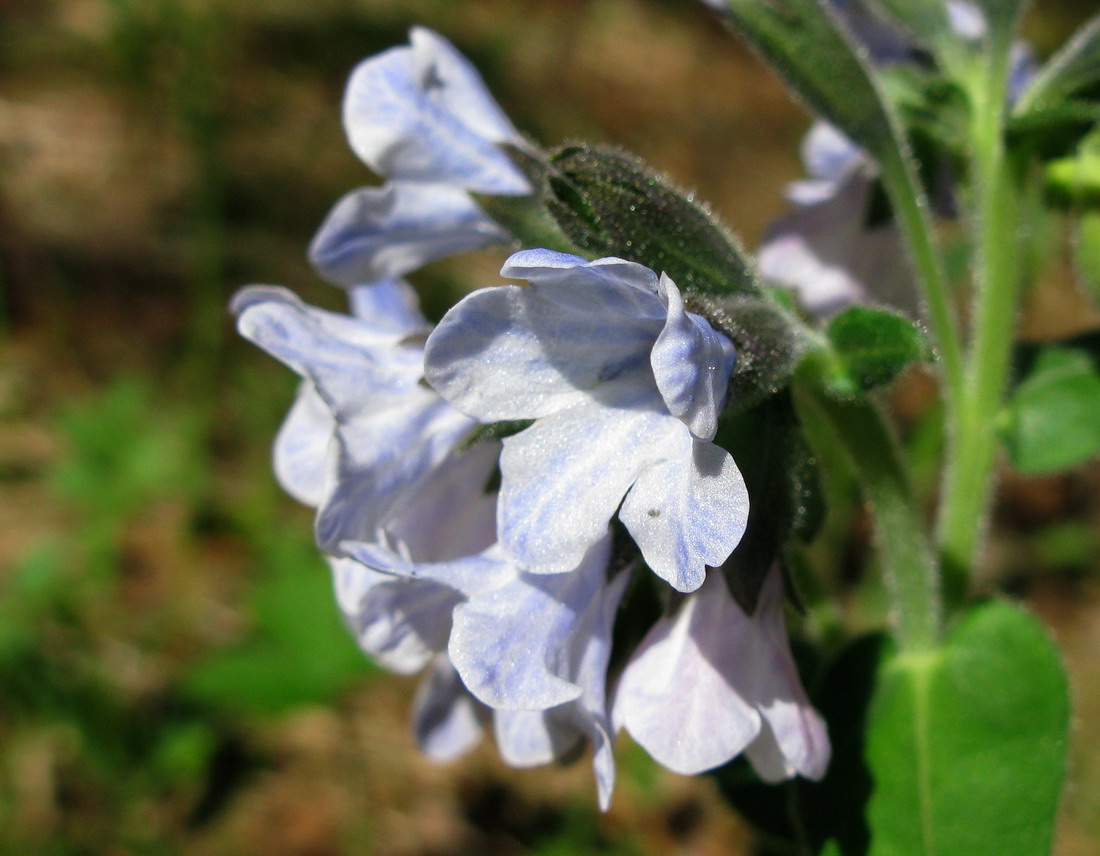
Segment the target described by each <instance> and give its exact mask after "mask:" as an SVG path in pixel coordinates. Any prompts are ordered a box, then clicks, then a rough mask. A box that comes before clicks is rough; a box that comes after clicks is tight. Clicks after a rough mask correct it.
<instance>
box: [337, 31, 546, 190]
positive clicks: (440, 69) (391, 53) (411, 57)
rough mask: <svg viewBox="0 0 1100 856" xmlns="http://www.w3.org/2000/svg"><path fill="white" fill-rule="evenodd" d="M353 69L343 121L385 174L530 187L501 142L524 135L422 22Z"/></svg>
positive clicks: (354, 142) (358, 148)
mask: <svg viewBox="0 0 1100 856" xmlns="http://www.w3.org/2000/svg"><path fill="white" fill-rule="evenodd" d="M411 42H412V44H411V45H410V46H409V47H398V48H391V49H390V50H388V51H384V52H383V53H380V54H378V55H377V56H373V57H371V58H369V59H367V60H365V61H363V62H362V63H360V64H359V65H358V66H357V67H356V69H355V70H354V71H353V72H352V76H351V80H350V81H349V82H348V88H347V92H346V94H345V97H344V128H345V130H346V131H347V134H348V141H349V142H350V144H351V147H352V150H353V151H354V152H355V153H356V154H357V155H358V156H359V157H360V158H362V159H363V161H364V162H365V163H366V164H367V165H368V166H370V167H371V169H373V170H375V171H376V172H378V173H379V174H381V175H384V176H387V177H391V178H400V179H408V180H411V181H425V182H446V183H448V184H453V185H456V186H459V187H465V188H468V189H471V190H477V191H480V192H482V193H498V194H524V193H529V192H530V186H529V184H528V183H527V180H526V179H525V178H524V177H523V176H522V174H521V173H520V172H519V170H518V169H517V168H516V167H515V166H514V165H513V164H512V162H511V160H510V159H509V158H508V156H507V155H506V154H505V153H504V152H503V151H502V150H501V149H499V148H498V147H497V146H496V143H501V142H511V143H517V144H519V143H521V142H522V139H521V138H520V136H519V134H518V133H517V132H516V130H515V129H514V128H513V127H512V125H511V123H510V122H509V121H508V120H507V118H506V117H505V116H504V114H503V113H502V112H501V111H500V108H499V107H497V105H496V103H495V102H494V101H493V99H492V97H491V96H490V95H489V93H488V92H487V91H486V89H485V85H484V84H483V83H482V81H481V78H480V77H479V76H478V73H477V71H476V70H475V69H474V67H473V66H472V65H471V64H470V63H469V62H468V61H467V60H466V59H465V58H464V57H463V56H462V55H461V54H460V53H458V51H456V50H455V49H454V47H453V46H452V45H451V44H450V43H449V42H448V41H447V40H446V39H444V38H442V37H441V36H439V35H437V34H436V33H433V32H431V31H430V30H425V29H422V28H419V27H418V28H414V29H413V30H412V32H411Z"/></svg>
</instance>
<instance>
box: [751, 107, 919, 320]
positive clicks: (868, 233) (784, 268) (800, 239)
mask: <svg viewBox="0 0 1100 856" xmlns="http://www.w3.org/2000/svg"><path fill="white" fill-rule="evenodd" d="M802 159H803V161H804V163H805V164H806V169H807V172H809V174H810V178H809V179H803V180H801V181H796V182H792V183H791V184H790V185H788V187H787V198H788V199H789V200H790V201H791V202H792V203H794V205H795V208H794V210H793V211H792V212H791V213H790V214H787V215H785V216H784V217H781V218H780V219H778V220H776V221H775V222H774V223H773V224H772V225H771V227H770V228H769V229H768V232H767V234H766V235H765V237H764V242H763V243H762V244H761V246H760V250H759V253H758V256H757V263H758V267H759V270H760V274H761V276H763V277H764V279H766V280H768V281H769V282H773V283H775V284H777V285H783V286H788V287H791V288H793V289H795V291H796V292H797V294H798V297H799V300H800V301H801V302H802V304H803V306H805V307H806V309H807V310H808V311H809V312H811V313H812V314H814V315H817V316H819V317H827V316H829V315H832V314H835V313H836V312H838V311H840V310H841V309H844V308H845V307H847V306H849V305H851V304H853V303H867V302H882V303H888V304H890V305H892V306H896V307H899V308H903V309H906V310H908V311H909V312H910V313H914V314H915V312H916V305H917V294H916V287H915V286H914V284H913V279H912V275H911V273H910V271H909V267H908V264H907V262H906V258H905V248H904V246H903V244H902V240H901V235H900V234H899V232H898V230H897V228H896V226H895V225H894V223H893V221H891V220H889V219H887V220H886V221H885V222H882V223H877V224H876V223H873V222H871V216H870V214H871V203H872V198H873V194H874V192H875V181H876V179H877V176H878V170H877V168H876V167H875V165H874V164H873V163H872V162H871V160H870V159H869V158H868V157H867V156H866V154H864V153H863V151H862V150H861V149H860V148H859V147H857V146H856V145H855V144H854V143H853V142H852V141H851V140H849V139H848V138H847V137H846V136H844V135H843V134H841V133H840V131H838V130H837V129H836V128H835V127H833V126H832V125H830V124H828V123H827V122H816V123H814V126H813V127H812V128H811V129H810V132H809V134H808V135H807V136H806V139H805V140H804V141H803V145H802Z"/></svg>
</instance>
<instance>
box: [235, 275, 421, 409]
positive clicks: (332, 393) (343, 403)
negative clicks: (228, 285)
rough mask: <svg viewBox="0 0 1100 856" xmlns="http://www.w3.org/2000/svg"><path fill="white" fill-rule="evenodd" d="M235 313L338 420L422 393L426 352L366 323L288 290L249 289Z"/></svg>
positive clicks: (240, 297)
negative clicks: (420, 383) (305, 380)
mask: <svg viewBox="0 0 1100 856" xmlns="http://www.w3.org/2000/svg"><path fill="white" fill-rule="evenodd" d="M232 309H233V311H234V312H236V313H237V315H238V318H237V326H238V328H239V329H240V331H241V334H242V335H243V336H245V338H247V339H250V340H252V341H253V342H255V343H256V344H257V345H259V346H260V347H261V348H263V349H264V350H265V351H267V352H268V353H269V354H271V355H272V356H273V357H275V358H276V359H278V360H280V361H282V362H283V363H285V364H286V365H288V366H290V368H292V369H294V370H295V371H296V372H298V374H300V375H302V376H303V377H305V378H308V379H309V380H311V381H312V382H313V384H314V386H315V387H316V389H317V392H318V393H319V394H320V396H321V397H322V398H323V399H324V400H325V402H326V403H327V404H328V405H329V407H330V408H331V409H332V410H333V414H334V415H335V416H336V418H337V419H338V420H339V419H341V418H346V417H347V416H349V415H350V414H353V413H356V412H358V411H360V410H362V409H364V408H369V409H374V408H377V407H379V406H381V405H382V404H384V403H386V402H389V401H395V400H402V399H404V398H406V397H407V396H408V395H409V393H410V391H415V390H416V389H417V384H418V381H419V379H420V376H421V369H422V366H423V355H422V353H421V351H420V349H419V348H416V347H404V346H401V345H400V337H397V336H395V335H394V334H393V333H391V332H388V331H382V330H378V329H376V328H374V327H373V326H372V325H371V324H369V323H368V322H366V321H364V320H362V319H359V318H354V317H352V316H350V315H341V314H338V313H335V312H327V311H325V310H323V309H318V308H316V307H313V306H307V305H306V304H305V303H303V302H302V301H301V300H299V299H298V297H297V296H295V295H294V294H293V293H291V292H290V291H287V290H286V289H285V288H272V287H251V288H246V289H244V290H242V291H240V292H238V293H237V295H236V296H235V297H234V299H233V305H232ZM425 393H426V391H425Z"/></svg>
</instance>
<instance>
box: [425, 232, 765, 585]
mask: <svg viewBox="0 0 1100 856" xmlns="http://www.w3.org/2000/svg"><path fill="white" fill-rule="evenodd" d="M502 274H503V275H504V276H507V277H515V278H519V279H526V280H528V283H529V284H528V285H527V286H524V287H520V286H514V285H506V286H499V287H496V288H488V289H483V290H481V291H478V292H475V293H474V294H471V295H469V296H467V297H466V298H465V299H464V300H462V301H461V302H460V303H458V304H457V305H456V306H455V307H454V308H453V309H451V311H450V312H448V313H447V315H446V316H445V317H444V319H443V320H442V321H441V322H440V324H439V326H438V327H437V328H436V329H435V331H434V332H433V333H432V334H431V336H430V337H429V339H428V344H427V349H426V362H425V366H426V368H425V373H426V376H427V378H428V381H429V383H431V384H432V386H433V387H435V388H436V389H437V390H439V391H440V393H441V394H442V395H444V396H445V397H446V398H447V399H448V400H450V401H451V402H452V403H453V404H454V405H455V406H456V407H457V408H458V409H460V410H462V411H463V412H465V413H468V414H470V415H471V416H474V417H476V418H477V419H479V420H481V421H483V422H495V421H501V420H522V419H533V420H535V422H534V424H533V425H532V426H530V427H528V428H527V429H525V430H523V431H521V432H520V433H518V434H515V435H514V436H512V437H509V438H507V439H506V440H505V441H504V451H503V453H502V454H501V460H500V468H501V474H502V487H501V494H500V500H499V505H498V514H497V530H498V538H499V539H500V541H501V543H502V544H503V546H504V548H505V549H506V551H507V552H508V555H509V556H510V558H512V559H513V560H514V561H515V562H516V563H517V564H518V565H520V566H521V567H523V568H524V569H525V570H527V571H529V572H532V573H558V572H565V571H571V570H573V569H574V568H576V567H577V566H578V565H579V564H580V562H581V561H582V559H583V557H584V555H585V554H586V553H587V552H588V551H589V549H591V548H592V547H593V545H595V544H596V543H597V542H598V541H599V540H600V539H601V538H603V537H604V536H605V533H606V532H607V527H608V523H609V521H610V520H611V517H612V516H613V515H615V514H616V513H618V516H619V519H620V520H621V521H622V522H623V524H624V525H625V526H626V528H627V529H628V530H629V532H630V533H631V535H632V536H633V537H634V540H635V541H636V542H637V544H638V547H639V548H640V550H641V553H642V556H643V557H644V558H645V560H646V562H647V563H648V564H649V566H650V567H651V568H652V569H653V570H654V571H655V572H656V573H657V574H658V575H659V576H660V577H662V578H663V579H665V580H667V581H668V582H669V583H670V584H671V585H672V586H673V587H674V588H676V589H678V590H680V591H691V590H693V589H695V588H697V587H698V586H699V585H700V584H701V583H702V581H703V576H704V574H705V569H706V566H707V565H712V566H713V565H720V564H721V563H722V562H724V561H725V559H726V558H727V557H728V556H729V554H730V553H731V552H732V550H733V548H734V547H735V546H737V542H738V541H739V540H740V538H741V535H742V533H743V532H744V529H745V523H746V519H747V515H748V497H747V494H746V491H745V485H744V481H743V479H742V477H741V473H740V471H739V470H738V469H737V466H736V464H735V463H734V462H733V459H732V458H731V457H730V455H729V454H728V453H727V452H726V451H724V450H723V449H721V448H719V447H718V446H715V445H714V444H713V443H712V442H710V441H711V439H712V438H713V436H714V432H715V430H716V427H717V419H718V413H719V412H720V410H721V408H722V406H723V404H724V402H725V395H726V388H727V384H728V380H729V377H730V373H731V371H732V368H733V362H734V351H733V347H732V345H731V344H730V342H729V340H728V339H726V337H725V336H723V335H722V334H721V333H718V332H717V331H715V330H714V329H713V328H712V327H711V326H710V324H709V323H708V322H707V321H706V320H705V319H704V318H702V317H700V316H698V315H695V314H694V313H690V312H687V311H685V309H684V306H683V300H682V298H681V296H680V292H679V289H677V287H676V285H675V284H674V283H673V282H672V281H671V280H670V279H669V278H668V277H667V276H661V277H658V276H657V275H656V274H655V273H654V272H653V271H651V270H650V269H649V268H647V267H644V266H643V265H640V264H635V263H633V262H626V261H623V260H621V259H614V258H609V259H600V260H598V261H594V262H587V261H585V260H584V259H582V258H579V257H577V256H571V255H567V254H564V253H557V252H552V251H549V250H529V251H524V252H520V253H517V254H515V255H514V256H512V257H511V258H510V259H509V260H508V262H507V263H506V264H505V266H504V268H503V270H502Z"/></svg>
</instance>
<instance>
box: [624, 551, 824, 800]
mask: <svg viewBox="0 0 1100 856" xmlns="http://www.w3.org/2000/svg"><path fill="white" fill-rule="evenodd" d="M614 719H615V722H616V724H617V725H618V726H619V727H622V728H625V729H626V730H627V731H629V732H630V735H631V736H632V737H633V738H634V739H635V740H637V741H638V743H640V744H641V745H642V746H643V747H645V749H646V750H647V751H648V752H649V753H650V754H651V755H652V756H653V757H654V758H655V759H656V760H657V761H659V762H660V763H661V764H663V765H664V766H665V767H668V768H669V769H670V770H674V771H675V772H678V773H684V774H694V773H700V772H702V771H704V770H709V769H711V768H712V767H717V766H719V765H721V764H725V763H726V762H727V761H730V760H732V759H733V758H735V757H736V756H737V755H740V754H741V753H742V752H744V753H745V756H746V757H747V758H748V759H749V761H750V763H751V764H752V765H753V767H754V768H755V769H756V771H757V773H759V774H760V776H761V778H763V779H765V780H767V781H770V782H775V781H780V780H781V779H786V778H790V777H792V776H795V775H801V776H805V777H806V778H809V779H820V778H821V777H822V776H823V775H824V774H825V767H826V765H827V764H828V761H829V751H830V750H829V739H828V736H827V733H826V730H825V723H824V722H823V721H822V719H821V717H820V716H818V714H817V712H816V711H814V709H813V708H812V707H811V706H810V702H809V700H808V699H807V698H806V693H805V691H804V690H803V689H802V684H801V682H800V681H799V678H798V672H797V671H796V670H795V665H794V660H793V659H792V657H791V651H790V647H789V643H788V642H787V634H786V630H785V628H784V622H783V582H782V575H781V574H780V573H779V570H778V568H773V569H772V570H771V571H770V572H769V575H768V578H767V579H766V581H765V583H764V587H763V589H762V590H761V592H760V600H759V602H758V604H757V607H756V611H755V612H754V613H753V615H752V616H749V615H746V614H745V612H744V611H743V610H742V609H741V607H740V606H739V605H738V604H737V602H736V601H735V600H734V599H733V597H732V596H731V595H730V592H729V589H728V588H727V586H726V583H725V580H724V579H723V578H722V575H721V574H720V573H717V572H712V573H710V574H708V575H707V579H706V582H704V583H703V586H702V587H701V588H700V589H699V590H698V591H696V592H693V593H692V594H690V595H688V596H687V597H686V598H684V600H683V603H681V604H680V607H679V609H678V610H677V611H676V613H675V614H674V615H672V616H671V617H666V618H663V619H661V620H660V621H658V622H657V623H656V624H655V625H654V626H653V628H652V629H651V630H650V631H649V633H648V634H647V635H646V637H645V638H644V639H643V640H642V643H641V644H640V645H639V646H638V650H637V651H635V652H634V655H633V656H632V657H631V660H630V662H629V663H628V664H627V667H626V670H625V671H624V672H623V675H622V678H621V679H620V681H619V686H618V689H617V690H616V693H615V701H614Z"/></svg>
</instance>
